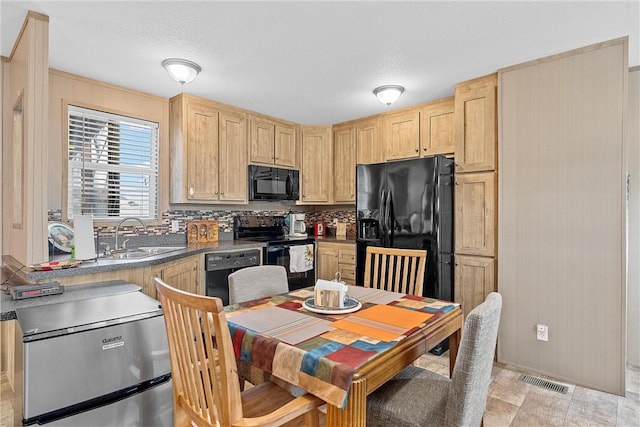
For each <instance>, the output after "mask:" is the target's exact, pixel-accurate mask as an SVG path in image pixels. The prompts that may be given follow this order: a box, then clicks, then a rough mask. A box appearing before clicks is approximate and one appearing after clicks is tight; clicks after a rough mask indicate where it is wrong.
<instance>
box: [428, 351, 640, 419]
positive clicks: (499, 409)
mask: <svg viewBox="0 0 640 427" xmlns="http://www.w3.org/2000/svg"><path fill="white" fill-rule="evenodd" d="M416 365H418V366H421V367H424V368H427V369H430V370H432V371H435V372H438V373H440V374H442V375H447V376H448V375H449V357H448V356H447V355H446V354H445V355H443V356H440V357H438V356H434V355H432V354H427V355H425V356H422V357H421V358H420V359H418V360H417V361H416ZM521 374H522V372H518V371H516V370H514V369H512V368H510V367H508V366H505V365H503V364H500V363H496V364H494V368H493V374H492V377H493V380H492V381H491V385H490V386H489V397H488V400H487V411H486V412H485V416H484V426H485V427H493V426H500V427H502V426H528V427H538V426H617V427H638V426H640V368H635V367H628V368H627V378H626V386H627V394H626V396H625V397H621V396H617V395H613V394H608V393H603V392H600V391H596V390H591V389H587V388H584V387H580V386H575V385H571V384H566V385H568V386H569V391H568V392H567V394H561V393H558V392H555V391H550V390H547V389H544V388H541V387H538V386H535V385H531V384H527V383H524V382H522V381H519V380H518V378H519V377H520V375H521ZM547 379H549V380H550V381H554V382H559V383H562V382H561V381H557V380H555V379H553V378H547ZM562 384H564V383H562Z"/></svg>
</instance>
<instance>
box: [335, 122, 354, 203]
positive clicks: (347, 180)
mask: <svg viewBox="0 0 640 427" xmlns="http://www.w3.org/2000/svg"><path fill="white" fill-rule="evenodd" d="M333 147H334V153H335V154H334V162H333V176H334V186H333V200H334V202H335V203H355V202H356V138H355V128H354V127H353V126H348V127H341V128H336V129H335V130H334V132H333Z"/></svg>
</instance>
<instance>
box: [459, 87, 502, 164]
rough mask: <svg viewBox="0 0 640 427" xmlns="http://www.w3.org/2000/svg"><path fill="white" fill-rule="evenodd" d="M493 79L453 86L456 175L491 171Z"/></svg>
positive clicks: (494, 142) (494, 132) (493, 153)
mask: <svg viewBox="0 0 640 427" xmlns="http://www.w3.org/2000/svg"><path fill="white" fill-rule="evenodd" d="M496 88H497V77H496V75H495V74H492V75H490V76H487V77H482V78H480V79H476V80H472V81H469V82H465V83H460V84H458V85H456V94H455V126H456V148H455V153H456V173H460V172H478V171H490V170H495V167H496V146H497V137H496V135H497V130H496V128H497V111H496V96H497V95H496V92H497V91H496Z"/></svg>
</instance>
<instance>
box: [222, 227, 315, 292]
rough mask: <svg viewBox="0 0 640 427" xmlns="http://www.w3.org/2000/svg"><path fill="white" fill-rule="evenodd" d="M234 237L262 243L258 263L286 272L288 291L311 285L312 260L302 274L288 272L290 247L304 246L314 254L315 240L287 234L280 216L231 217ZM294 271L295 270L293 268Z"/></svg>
mask: <svg viewBox="0 0 640 427" xmlns="http://www.w3.org/2000/svg"><path fill="white" fill-rule="evenodd" d="M233 222H234V224H233V225H234V226H233V229H234V237H235V239H236V240H248V241H253V242H265V243H266V246H265V247H264V249H263V252H262V263H263V264H267V265H282V266H283V267H285V268H286V269H287V278H288V280H289V290H294V289H300V288H305V287H307V286H313V285H314V284H315V257H314V256H313V255H312V258H314V260H313V262H312V264H311V268H310V269H308V270H306V271H291V270H292V266H291V258H290V247H291V246H299V245H305V246H306V249H307V250H311V251H313V250H314V245H313V243H314V242H315V239H313V238H311V237H293V236H289V235H288V234H287V226H286V224H285V217H284V216H275V215H273V216H272V215H239V216H236V217H234V221H233ZM312 253H313V252H312ZM293 270H296V268H293Z"/></svg>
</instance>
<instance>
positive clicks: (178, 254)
mask: <svg viewBox="0 0 640 427" xmlns="http://www.w3.org/2000/svg"><path fill="white" fill-rule="evenodd" d="M264 246H265V244H264V243H263V242H254V241H241V240H228V241H220V242H212V243H197V244H190V245H188V246H186V247H185V248H184V249H180V250H176V251H172V252H166V253H164V254H159V255H154V256H148V257H144V258H137V259H116V260H114V259H102V258H98V260H97V261H94V260H88V261H84V262H83V263H82V264H80V265H79V266H77V267H73V268H66V269H61V270H52V271H35V270H32V269H24V270H21V271H20V272H18V273H17V274H16V276H17V277H15V278H14V279H13V280H12V282H14V283H15V282H22V283H42V282H46V281H49V280H55V279H56V278H58V277H71V276H79V275H84V274H94V273H104V272H110V271H118V270H126V269H132V268H142V267H148V266H152V265H157V264H162V263H165V262H168V261H173V260H176V259H180V258H184V257H187V256H191V255H196V254H200V253H212V252H220V251H225V250H234V249H254V248H257V249H261V248H262V247H264ZM64 259H69V256H68V255H67V256H62V257H60V258H59V259H57V260H64ZM3 261H4V264H9V265H11V266H12V267H14V268H18V267H20V266H21V264H20V263H18V262H17V261H16V260H15V259H13V257H10V256H4V257H3ZM6 275H7V274H6V273H5V276H6ZM74 286H75V285H74Z"/></svg>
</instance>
